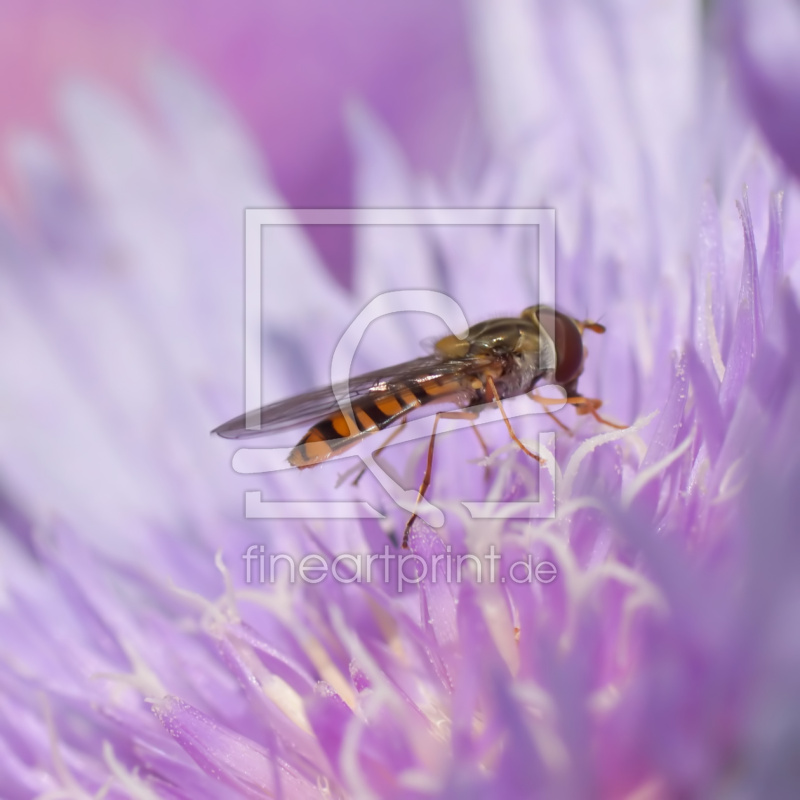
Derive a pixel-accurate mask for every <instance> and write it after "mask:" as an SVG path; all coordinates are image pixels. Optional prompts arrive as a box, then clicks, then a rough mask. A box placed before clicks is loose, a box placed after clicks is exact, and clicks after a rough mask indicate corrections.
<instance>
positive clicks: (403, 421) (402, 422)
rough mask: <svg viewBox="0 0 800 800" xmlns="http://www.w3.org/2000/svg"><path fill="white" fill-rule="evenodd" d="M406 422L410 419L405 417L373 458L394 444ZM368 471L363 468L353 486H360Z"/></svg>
mask: <svg viewBox="0 0 800 800" xmlns="http://www.w3.org/2000/svg"><path fill="white" fill-rule="evenodd" d="M406 422H408V417H403V418H402V419H401V420H400V424H399V425H398V426H397V427H396V428H395V429H394V430H393V431H392V432H391V433H390V434H389V435H388V436H387V437H386V441H385V442H384V443H383V444H382V445H381V446H380V447H378V448H376V449H375V451H374V452H373V454H372V457H373V458H377V457H378V456H379V455H380V454H381V453H382V452H383V451H384V450H385V449H386V448H387V447H388V446H389V445H390V444H391V443H392V441H393V440H394V439H395V438H396V437H397V435H398V434H399V433H400V432H401V431H402V430H403V425H405V424H406ZM366 471H367V468H366V467H361V469H360V470H359V471H358V475H356V477H355V480H354V481H353V483H352V484H351V485H352V486H358V482H359V481H360V480H361V478H363V477H364V473H365V472H366Z"/></svg>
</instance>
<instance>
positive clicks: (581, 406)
mask: <svg viewBox="0 0 800 800" xmlns="http://www.w3.org/2000/svg"><path fill="white" fill-rule="evenodd" d="M531 397H532V398H533V399H534V400H535V401H536V402H537V403H540V404H541V405H543V406H548V405H550V406H553V405H558V404H560V403H569V404H570V405H573V406H575V413H576V414H580V415H584V414H591V415H592V416H593V417H594V418H595V419H596V420H597V421H598V422H602V423H603V425H608V426H609V427H610V428H617V429H618V430H621V431H622V430H625V429H626V428H627V427H628V426H627V425H617V423H615V422H611V421H610V420H607V419H606V418H605V417H601V416H600V415H599V414H598V413H597V409H598V408H600V406H601V405H603V401H602V400H598V399H597V398H596V397H584V396H583V395H581V394H575V395H572V396H570V397H565V398H557V397H540V396H539V395H537V394H536V393H535V392H532V393H531Z"/></svg>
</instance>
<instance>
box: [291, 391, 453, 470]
mask: <svg viewBox="0 0 800 800" xmlns="http://www.w3.org/2000/svg"><path fill="white" fill-rule="evenodd" d="M462 389H463V383H462V382H461V381H460V380H458V379H454V378H453V377H452V376H448V377H447V378H446V379H439V380H431V381H426V382H425V383H421V382H420V383H417V382H413V381H408V382H407V383H404V384H402V385H401V386H399V387H398V388H396V389H394V390H393V391H392V392H385V393H384V394H379V393H374V394H370V395H365V396H363V397H357V398H354V399H353V400H352V412H353V413H352V415H350V414H344V413H343V412H342V411H335V412H334V413H333V414H331V415H330V416H328V417H325V419H323V420H320V421H319V422H318V423H317V424H316V425H314V427H313V428H311V430H309V432H308V433H307V434H306V435H305V436H304V437H303V438H302V439H301V440H300V442H299V443H298V444H297V445H296V447H294V449H293V450H292V452H291V453H290V454H289V463H290V464H291V465H292V466H293V467H299V468H301V469H302V468H304V467H313V466H314V465H315V464H319V463H320V462H321V461H325V460H326V459H328V458H330V457H331V456H332V455H333V454H334V453H338V452H341V451H342V450H345V449H347V448H348V447H351V446H352V445H354V444H355V443H356V442H358V441H359V440H360V439H362V438H363V437H364V436H367V435H368V434H370V433H375V432H376V431H380V430H383V429H384V428H386V427H387V426H389V425H391V424H392V423H393V422H395V421H396V420H398V419H399V418H400V417H402V416H403V415H405V414H408V413H409V412H410V411H413V410H414V409H415V408H419V407H420V406H423V405H425V404H426V403H430V402H432V401H434V400H443V399H445V397H447V396H448V395H452V394H454V393H456V392H459V391H460V390H462Z"/></svg>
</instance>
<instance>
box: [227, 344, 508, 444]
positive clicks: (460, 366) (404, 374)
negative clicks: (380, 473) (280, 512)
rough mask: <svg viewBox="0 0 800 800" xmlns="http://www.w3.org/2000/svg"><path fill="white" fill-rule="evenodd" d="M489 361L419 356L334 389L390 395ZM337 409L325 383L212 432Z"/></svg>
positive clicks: (283, 423) (263, 429) (290, 421)
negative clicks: (409, 386)
mask: <svg viewBox="0 0 800 800" xmlns="http://www.w3.org/2000/svg"><path fill="white" fill-rule="evenodd" d="M492 360H493V359H492V358H491V357H488V356H487V357H483V356H481V357H477V358H475V357H471V358H459V359H447V358H443V357H442V356H441V355H430V356H423V357H422V358H417V359H415V360H413V361H406V362H405V363H403V364H397V365H396V366H394V367H384V368H383V369H379V370H375V371H374V372H368V373H366V374H364V375H359V376H357V377H355V378H351V379H350V380H349V381H348V382H347V383H342V384H338V385H337V387H336V392H338V393H339V394H341V393H342V392H344V393H347V394H348V395H349V396H350V398H351V399H352V400H355V399H357V398H359V397H362V396H363V395H365V394H367V393H368V392H380V393H381V394H382V395H386V394H392V393H393V392H399V391H400V390H401V389H403V388H406V387H407V386H408V385H409V384H418V385H422V386H424V384H425V383H427V382H430V381H437V380H440V379H441V378H444V377H447V376H459V375H464V376H466V375H473V374H477V373H479V372H481V371H482V369H483V368H485V367H486V365H487V364H489V363H491V361H492ZM339 390H341V391H339ZM338 409H339V403H338V401H337V399H336V393H335V391H334V388H333V387H331V386H326V387H325V388H323V389H314V390H312V391H310V392H307V393H306V394H301V395H298V396H296V397H289V398H287V399H286V400H280V401H278V402H277V403H272V404H271V405H268V406H263V407H262V408H260V409H259V410H258V411H256V412H255V414H253V415H252V416H253V419H252V420H250V419H248V417H249V416H250V415H249V414H241V415H240V416H238V417H234V419H232V420H229V421H228V422H226V423H224V424H222V425H220V426H219V427H218V428H215V429H214V430H213V431H212V433H216V434H217V435H219V436H223V437H224V438H226V439H244V438H248V437H252V436H264V435H265V434H269V433H276V432H278V431H284V430H289V429H291V428H296V427H300V426H308V425H313V424H314V423H316V422H319V420H320V419H323V418H324V417H326V416H327V415H328V414H331V413H333V412H335V411H337V410H338ZM248 422H249V423H250V424H251V425H252V424H254V423H255V424H257V425H258V427H255V428H248V427H247V423H248Z"/></svg>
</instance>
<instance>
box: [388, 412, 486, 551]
mask: <svg viewBox="0 0 800 800" xmlns="http://www.w3.org/2000/svg"><path fill="white" fill-rule="evenodd" d="M477 416H478V415H477V414H475V413H474V412H471V411H439V412H438V413H437V414H436V415H435V416H434V418H433V429H432V430H431V439H430V442H429V443H428V458H427V461H426V463H425V474H424V475H423V476H422V483H421V484H420V486H419V491H418V492H417V503H416V504H417V506H419V503H420V500H422V498H423V497H425V492H426V491H427V490H428V487H429V486H430V484H431V470H432V469H433V445H434V442H435V441H436V428H437V426H438V425H439V419H440V418H441V417H444V418H445V419H475V418H476V417H477ZM473 427H474V426H473ZM475 430H476V432H477V428H476V429H475ZM479 435H480V434H479ZM416 518H417V512H416V509H415V510H414V513H413V514H412V515H411V516H410V517H409V518H408V522H406V527H405V528H404V530H403V549H404V550H408V534H409V532H410V531H411V526H412V525H413V524H414V520H415V519H416Z"/></svg>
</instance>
